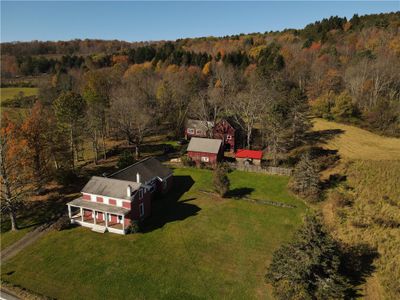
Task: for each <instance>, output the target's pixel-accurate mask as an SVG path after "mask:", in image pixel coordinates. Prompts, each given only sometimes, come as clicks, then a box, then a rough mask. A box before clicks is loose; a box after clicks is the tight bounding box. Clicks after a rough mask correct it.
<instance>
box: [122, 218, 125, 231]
mask: <svg viewBox="0 0 400 300" xmlns="http://www.w3.org/2000/svg"><path fill="white" fill-rule="evenodd" d="M122 230H124V231H125V216H124V215H122Z"/></svg>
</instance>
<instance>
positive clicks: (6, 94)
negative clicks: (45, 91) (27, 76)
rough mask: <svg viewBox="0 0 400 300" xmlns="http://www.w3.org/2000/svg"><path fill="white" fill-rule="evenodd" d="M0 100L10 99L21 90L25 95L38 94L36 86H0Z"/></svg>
mask: <svg viewBox="0 0 400 300" xmlns="http://www.w3.org/2000/svg"><path fill="white" fill-rule="evenodd" d="M0 92H1V93H0V94H1V98H0V102H1V101H2V100H7V99H12V98H14V96H16V95H18V93H19V92H23V93H24V95H25V96H34V95H37V94H38V89H37V88H24V87H7V88H0Z"/></svg>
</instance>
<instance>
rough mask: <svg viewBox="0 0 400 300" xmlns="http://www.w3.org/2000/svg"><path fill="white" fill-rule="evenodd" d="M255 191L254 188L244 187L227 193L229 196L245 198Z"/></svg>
mask: <svg viewBox="0 0 400 300" xmlns="http://www.w3.org/2000/svg"><path fill="white" fill-rule="evenodd" d="M253 191H254V189H253V188H248V187H243V188H236V189H233V190H230V191H228V192H227V193H226V197H227V198H244V197H247V196H248V195H250V194H251V193H252V192H253Z"/></svg>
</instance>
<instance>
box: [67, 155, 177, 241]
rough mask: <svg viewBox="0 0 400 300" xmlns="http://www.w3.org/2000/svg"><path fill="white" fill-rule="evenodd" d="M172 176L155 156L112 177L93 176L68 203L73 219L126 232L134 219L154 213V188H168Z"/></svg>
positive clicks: (108, 229)
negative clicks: (152, 207)
mask: <svg viewBox="0 0 400 300" xmlns="http://www.w3.org/2000/svg"><path fill="white" fill-rule="evenodd" d="M172 177H173V176H172V171H171V170H170V169H168V168H166V167H164V166H163V165H162V164H161V163H160V162H159V161H158V160H156V159H155V158H147V159H144V160H142V161H139V162H137V163H135V164H133V165H131V166H129V167H127V168H125V169H123V170H121V171H119V172H117V173H115V174H112V175H111V176H110V177H109V178H107V177H97V176H93V177H92V178H91V179H90V180H89V182H88V183H87V184H86V185H85V186H84V188H83V189H82V191H81V193H82V196H81V197H79V198H77V199H74V200H73V201H71V202H69V203H67V206H68V214H69V218H70V220H71V223H73V224H79V225H81V226H85V227H89V228H92V230H93V231H97V232H105V231H109V232H113V233H118V234H125V233H126V231H127V229H128V227H129V225H131V223H132V221H138V220H142V219H145V218H146V217H148V216H149V215H150V214H151V203H152V199H153V194H154V191H159V192H166V191H168V190H169V188H170V187H171V184H172Z"/></svg>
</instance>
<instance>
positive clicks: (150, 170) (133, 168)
mask: <svg viewBox="0 0 400 300" xmlns="http://www.w3.org/2000/svg"><path fill="white" fill-rule="evenodd" d="M137 173H139V175H140V181H141V182H143V183H144V182H148V181H150V180H152V179H153V178H156V177H159V178H160V179H161V180H163V179H164V178H166V177H168V176H170V175H172V170H171V169H169V168H167V167H166V166H164V165H163V164H162V163H161V162H160V161H159V160H158V159H156V158H154V157H148V158H145V159H142V160H141V161H138V162H137V163H134V164H133V165H130V166H129V167H126V168H125V169H122V170H120V171H118V172H116V173H114V174H111V175H110V176H109V177H110V178H114V179H121V180H128V181H129V180H130V181H136V174H137Z"/></svg>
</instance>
